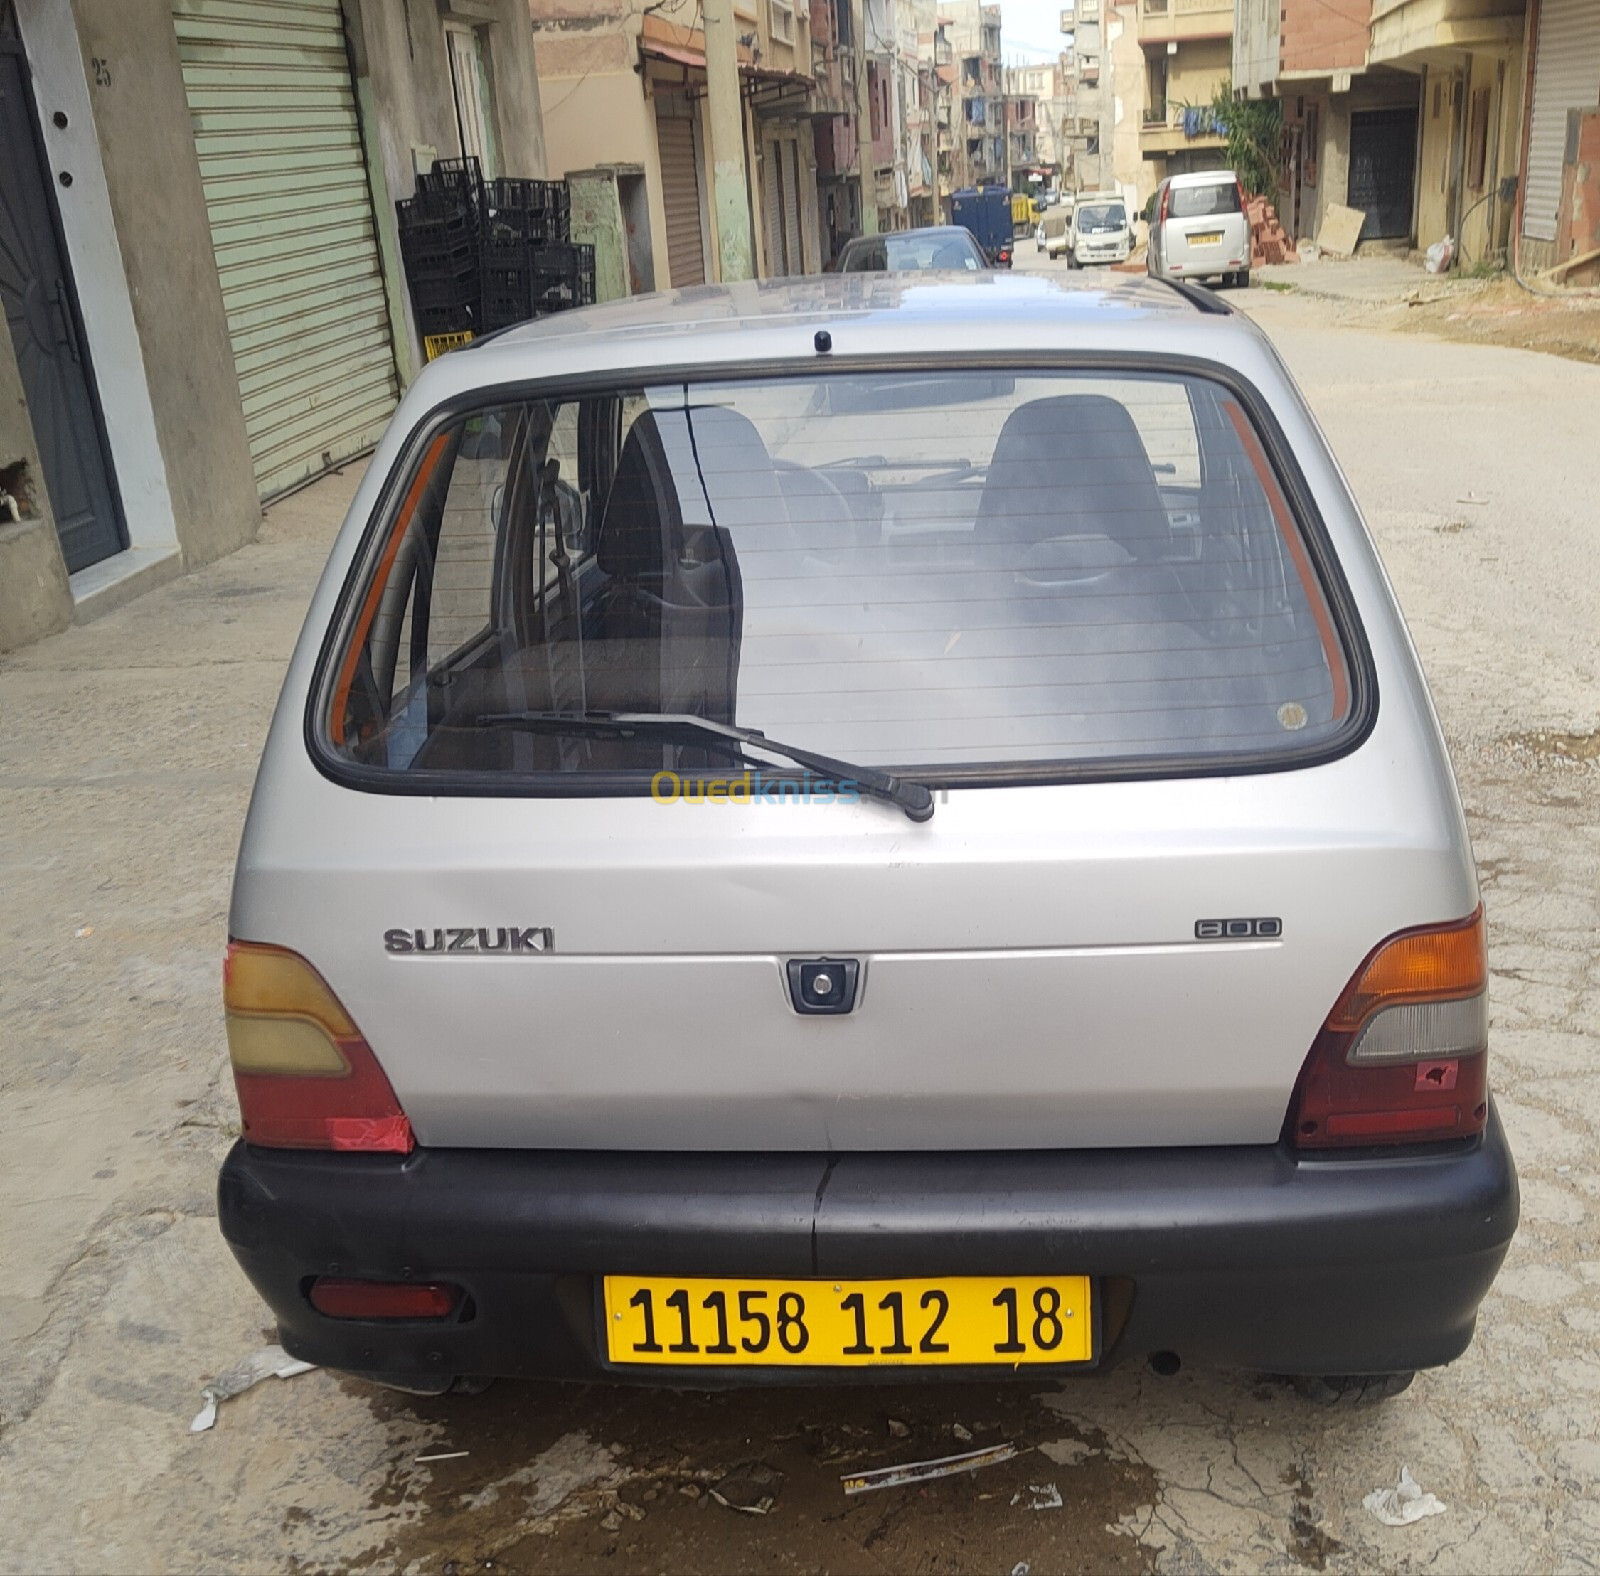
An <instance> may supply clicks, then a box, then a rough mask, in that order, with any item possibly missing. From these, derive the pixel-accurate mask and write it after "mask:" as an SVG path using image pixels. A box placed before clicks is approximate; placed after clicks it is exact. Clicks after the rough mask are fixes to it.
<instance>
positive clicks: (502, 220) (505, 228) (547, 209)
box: [485, 177, 572, 244]
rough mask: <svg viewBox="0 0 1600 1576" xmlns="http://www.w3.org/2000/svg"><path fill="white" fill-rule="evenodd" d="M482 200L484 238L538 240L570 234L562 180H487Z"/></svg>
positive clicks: (560, 238)
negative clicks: (484, 204)
mask: <svg viewBox="0 0 1600 1576" xmlns="http://www.w3.org/2000/svg"><path fill="white" fill-rule="evenodd" d="M485 201H486V202H487V204H488V218H487V221H486V223H485V237H486V239H488V240H491V241H494V242H497V243H500V244H510V243H512V242H515V241H525V242H534V243H542V242H545V241H564V240H566V239H567V237H568V235H570V234H571V227H572V196H571V193H570V192H569V191H568V189H567V185H566V182H565V181H533V180H521V179H512V178H509V177H503V178H502V179H500V180H496V181H491V182H490V183H489V186H488V189H487V192H486V194H485Z"/></svg>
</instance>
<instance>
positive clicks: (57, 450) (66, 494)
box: [0, 5, 128, 574]
mask: <svg viewBox="0 0 1600 1576" xmlns="http://www.w3.org/2000/svg"><path fill="white" fill-rule="evenodd" d="M0 147H3V148H5V149H6V150H7V155H6V157H5V158H3V159H0V306H3V308H4V312H5V320H6V327H7V329H8V330H9V331H10V334H11V343H12V346H13V348H14V349H15V351H16V357H17V370H18V372H19V373H20V374H21V376H22V390H23V394H24V395H25V396H26V399H27V405H28V415H29V418H30V419H31V421H32V425H33V437H34V442H35V444H36V445H37V446H38V450H39V464H40V467H41V469H42V470H43V471H44V483H45V487H46V488H47V489H48V491H49V494H50V506H51V509H52V511H53V513H54V515H55V521H56V532H57V534H58V535H59V537H60V539H61V553H62V556H63V558H65V559H66V564H67V572H68V573H69V574H76V573H77V571H78V570H80V569H87V568H88V567H89V566H90V565H91V564H97V563H99V562H100V561H101V560H102V559H104V558H109V557H111V555H112V554H113V553H119V552H121V551H122V550H123V548H125V547H126V546H127V545H128V538H127V531H126V527H125V525H124V522H123V518H122V507H121V502H120V500H119V499H118V497H117V489H116V482H115V478H114V475H113V472H112V468H111V456H110V451H109V449H108V448H107V446H106V438H105V429H104V426H103V423H102V420H101V415H100V402H99V396H98V393H97V391H96V388H95V382H94V370H93V368H92V366H91V365H90V362H89V353H88V344H87V340H86V339H85V336H84V332H83V324H82V320H81V318H80V316H79V312H78V302H77V297H76V294H75V292H74V290H73V287H72V276H71V271H70V269H69V267H68V263H67V256H66V250H65V248H64V247H63V245H62V242H61V235H60V230H59V228H58V225H57V222H56V211H55V202H54V199H53V197H52V195H51V191H50V179H49V174H48V172H47V170H46V167H45V164H44V158H43V150H42V149H41V147H40V145H39V137H38V126H37V122H36V121H35V119H34V108H33V95H32V92H31V91H30V84H29V79H28V63H27V59H26V57H25V56H24V55H23V52H22V40H21V38H20V37H19V36H18V34H17V31H16V23H15V19H14V18H13V16H12V15H11V8H10V7H9V5H5V6H0Z"/></svg>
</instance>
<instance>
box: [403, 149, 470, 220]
mask: <svg viewBox="0 0 1600 1576" xmlns="http://www.w3.org/2000/svg"><path fill="white" fill-rule="evenodd" d="M417 190H418V191H419V192H452V191H454V192H462V193H464V194H466V195H467V196H469V197H470V198H471V199H472V202H473V204H474V205H475V206H477V207H482V206H483V167H482V166H481V165H480V164H479V163H478V161H477V159H476V158H475V157H472V156H470V155H469V156H468V157H467V158H465V159H435V160H434V161H433V168H432V169H431V170H428V171H427V172H426V173H425V174H422V175H419V176H418V177H417Z"/></svg>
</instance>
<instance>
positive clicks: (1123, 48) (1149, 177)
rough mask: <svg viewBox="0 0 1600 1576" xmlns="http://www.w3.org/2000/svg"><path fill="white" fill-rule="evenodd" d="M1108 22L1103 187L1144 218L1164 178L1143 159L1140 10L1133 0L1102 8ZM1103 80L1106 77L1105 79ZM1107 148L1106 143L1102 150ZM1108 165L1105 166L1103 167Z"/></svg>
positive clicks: (1143, 58)
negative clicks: (1105, 178)
mask: <svg viewBox="0 0 1600 1576" xmlns="http://www.w3.org/2000/svg"><path fill="white" fill-rule="evenodd" d="M1102 10H1103V14H1104V16H1105V36H1106V50H1105V55H1106V61H1107V66H1106V68H1105V69H1109V71H1110V74H1111V82H1112V109H1111V117H1110V118H1111V120H1112V129H1111V159H1110V161H1109V163H1110V169H1109V171H1107V172H1106V173H1108V174H1109V175H1110V177H1111V178H1110V180H1109V181H1108V182H1106V183H1105V184H1106V185H1108V186H1110V187H1111V188H1113V189H1115V190H1117V191H1120V192H1121V193H1122V194H1123V196H1124V197H1126V198H1127V199H1128V201H1129V204H1130V207H1129V212H1130V214H1133V213H1138V212H1140V211H1141V210H1142V209H1143V207H1144V204H1145V202H1146V200H1147V199H1148V198H1149V196H1150V193H1151V192H1153V191H1154V190H1155V189H1156V186H1157V184H1158V183H1159V182H1160V179H1161V174H1160V171H1159V169H1158V168H1157V166H1156V165H1155V164H1154V163H1153V162H1152V161H1151V160H1149V159H1146V158H1145V157H1144V151H1143V149H1142V148H1141V146H1140V136H1139V133H1140V131H1141V130H1142V128H1143V126H1144V105H1145V88H1146V72H1145V56H1144V51H1143V50H1142V49H1141V48H1140V47H1139V37H1138V20H1137V19H1138V10H1139V8H1138V6H1137V4H1134V3H1133V0H1127V3H1124V4H1120V5H1116V6H1112V5H1110V4H1109V3H1108V4H1106V5H1105V6H1104V7H1103V8H1102ZM1102 80H1103V76H1102ZM1105 146H1106V144H1105V142H1104V141H1103V140H1102V142H1101V148H1102V149H1104V148H1105ZM1103 162H1104V161H1103Z"/></svg>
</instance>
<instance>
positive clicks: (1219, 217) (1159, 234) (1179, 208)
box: [1145, 170, 1250, 286]
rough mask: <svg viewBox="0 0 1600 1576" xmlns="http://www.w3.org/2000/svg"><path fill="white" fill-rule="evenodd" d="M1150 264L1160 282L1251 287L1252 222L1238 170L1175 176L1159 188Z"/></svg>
mask: <svg viewBox="0 0 1600 1576" xmlns="http://www.w3.org/2000/svg"><path fill="white" fill-rule="evenodd" d="M1151 212H1152V215H1153V218H1152V220H1151V224H1150V244H1149V250H1148V252H1147V253H1146V263H1145V266H1146V268H1147V270H1148V271H1149V272H1150V273H1151V274H1152V275H1153V276H1154V277H1155V278H1157V279H1196V280H1199V279H1217V280H1220V281H1221V282H1222V283H1223V284H1224V285H1239V286H1248V285H1249V283H1250V220H1249V218H1248V216H1247V214H1246V212H1245V199H1244V188H1243V187H1242V186H1241V185H1240V184H1239V180H1238V177H1237V176H1236V175H1235V174H1234V173H1233V171H1232V170H1206V171H1203V172H1201V173H1199V174H1195V175H1171V176H1168V177H1167V179H1166V180H1164V181H1162V183H1161V184H1160V185H1159V186H1158V187H1156V193H1155V197H1154V199H1153V201H1152V205H1151Z"/></svg>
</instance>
